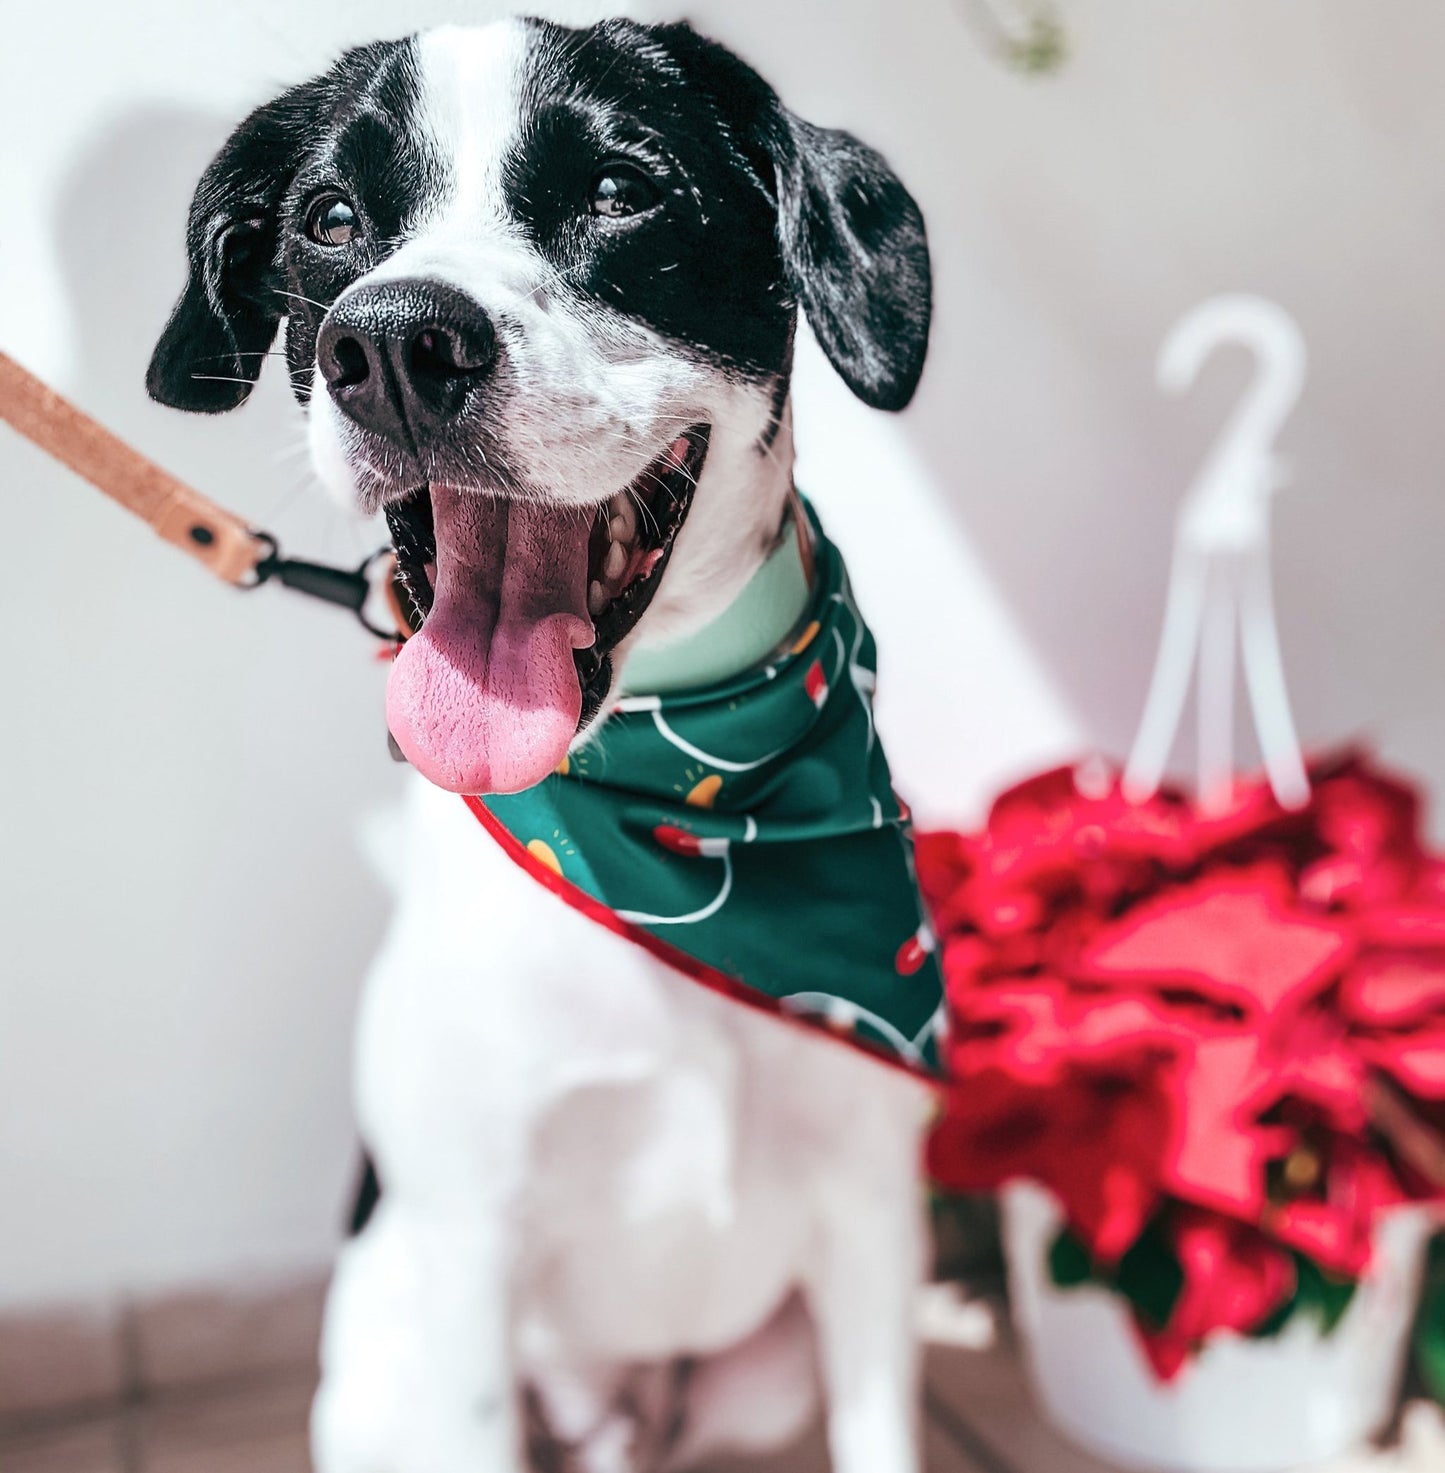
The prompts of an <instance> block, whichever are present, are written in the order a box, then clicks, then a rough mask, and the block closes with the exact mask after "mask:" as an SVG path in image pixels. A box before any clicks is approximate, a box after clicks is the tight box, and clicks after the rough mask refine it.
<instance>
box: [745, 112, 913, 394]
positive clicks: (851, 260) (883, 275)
mask: <svg viewBox="0 0 1445 1473" xmlns="http://www.w3.org/2000/svg"><path fill="white" fill-rule="evenodd" d="M764 141H765V142H766V144H767V146H768V148H769V152H770V154H771V156H772V160H773V166H774V169H775V171H776V176H777V193H778V238H779V241H780V243H781V245H782V248H783V265H784V268H785V269H786V271H787V273H788V281H789V285H790V286H791V287H792V289H793V292H794V294H795V295H796V296H797V299H798V304H799V305H800V306H801V307H802V309H803V312H804V314H805V315H806V317H807V319H808V322H809V323H810V325H811V326H812V329H813V334H814V336H815V337H816V338H817V339H818V342H819V343H820V344H821V345H822V348H823V351H824V352H825V353H826V354H827V355H828V360H829V362H831V363H832V365H833V367H834V368H835V369H837V371H838V373H839V375H840V376H841V377H842V379H843V382H844V383H846V384H847V385H848V387H849V388H850V389H852V390H853V392H854V393H855V394H856V395H857V396H858V397H859V398H860V399H862V400H863V402H864V403H865V404H870V405H872V406H873V408H875V409H895V410H896V409H902V408H903V407H904V405H906V404H907V403H908V401H909V400H910V399H912V397H913V391H914V390H915V389H916V388H917V387H918V379H919V376H920V375H921V374H922V372H923V360H924V357H925V355H926V354H927V351H928V325H929V319H930V317H931V315H932V271H931V268H930V266H929V260H928V239H927V236H926V235H925V234H924V229H923V215H922V214H921V212H920V211H919V208H918V206H917V205H916V204H915V203H914V201H913V196H912V195H910V194H909V193H908V191H907V190H906V189H905V188H904V187H903V185H902V183H901V182H900V180H899V178H898V176H897V175H896V174H895V173H894V172H893V170H892V169H890V168H889V167H888V164H887V163H886V162H885V161H884V159H883V157H882V155H881V154H879V153H877V152H876V151H875V150H873V149H871V148H869V147H868V146H867V145H866V144H863V143H860V142H859V141H858V140H857V139H856V138H854V137H853V136H852V134H850V133H844V132H842V131H840V130H838V129H833V128H815V127H814V126H813V125H812V124H811V123H806V122H804V121H803V119H802V118H799V117H797V116H795V115H794V114H793V113H790V112H789V111H788V110H787V109H786V108H784V107H782V106H781V104H778V105H777V117H776V120H774V121H773V122H772V123H771V125H770V126H769V127H768V128H767V129H766V130H765V134H764Z"/></svg>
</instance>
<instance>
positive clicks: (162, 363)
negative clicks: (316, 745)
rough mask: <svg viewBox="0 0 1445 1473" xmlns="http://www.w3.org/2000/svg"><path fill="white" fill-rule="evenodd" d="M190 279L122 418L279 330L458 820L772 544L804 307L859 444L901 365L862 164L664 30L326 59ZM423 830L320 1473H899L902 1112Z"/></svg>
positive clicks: (834, 1057)
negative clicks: (802, 1442)
mask: <svg viewBox="0 0 1445 1473" xmlns="http://www.w3.org/2000/svg"><path fill="white" fill-rule="evenodd" d="M188 248H189V256H190V278H189V281H188V283H187V286H186V288H185V292H184V294H183V296H182V297H181V300H180V303H179V305H178V306H177V308H176V311H175V314H174V316H173V317H172V319H171V322H170V324H169V325H168V327H167V328H166V330H165V334H164V336H163V337H162V339H161V341H160V344H159V346H158V348H157V349H156V354H155V358H154V361H153V363H152V367H151V372H150V377H149V387H150V390H151V393H152V394H153V395H154V396H155V397H156V398H157V399H159V400H161V401H162V402H164V403H167V404H172V405H176V406H178V407H181V408H184V409H190V410H200V411H211V412H214V411H220V410H226V409H231V408H233V407H235V406H236V405H238V404H240V403H241V402H242V401H243V400H244V399H245V398H246V396H247V394H248V393H249V391H250V387H251V384H252V383H253V382H254V381H255V379H256V377H257V374H258V373H259V370H260V367H261V364H262V362H263V360H264V358H265V356H266V354H267V352H268V350H269V348H270V346H271V343H272V341H273V338H274V337H275V335H276V333H277V331H278V328H279V327H280V326H281V324H282V322H283V321H284V323H285V327H286V332H285V348H286V357H287V360H288V362H289V366H290V373H291V380H292V384H293V387H294V388H295V391H296V394H297V397H298V399H299V400H300V401H301V403H302V405H303V406H304V409H305V413H306V415H307V418H308V425H309V437H310V445H311V451H312V456H313V460H314V463H315V467H316V470H317V472H318V474H319V476H320V477H321V479H322V480H323V481H324V482H325V483H326V485H327V486H328V487H329V488H330V489H331V490H332V491H333V492H334V493H335V494H336V495H337V496H339V497H341V498H342V499H343V500H344V501H346V502H347V503H349V504H352V505H355V506H358V507H360V508H362V509H365V510H376V509H378V508H385V509H386V511H387V514H388V517H389V519H390V522H391V526H392V530H393V534H394V537H395V539H396V542H397V546H398V550H399V552H400V554H401V556H402V560H403V564H404V565H405V566H406V567H408V568H409V571H410V576H411V590H412V594H413V597H414V599H415V601H416V604H417V611H418V614H419V615H421V614H425V615H427V621H426V625H425V628H424V630H423V634H422V635H421V636H419V637H418V638H419V640H422V641H424V643H422V644H419V645H418V649H417V651H416V652H415V653H413V652H412V650H411V648H410V647H408V654H407V658H408V666H407V670H406V671H405V672H403V671H402V670H400V669H399V670H398V671H397V672H396V677H395V678H394V679H393V681H392V684H391V687H390V690H389V696H388V720H389V724H390V726H391V729H392V732H393V734H394V736H395V738H396V740H397V742H398V743H399V744H400V746H401V748H402V749H403V750H404V752H405V753H406V755H407V756H408V758H409V759H410V760H411V761H412V763H413V764H414V765H415V766H416V767H417V768H419V769H420V771H421V772H422V773H423V774H424V775H425V776H426V777H428V778H430V779H431V781H432V783H434V784H436V785H437V786H438V787H439V788H442V789H450V790H451V791H452V792H481V791H496V790H504V791H505V790H514V789H518V788H523V787H527V786H529V785H530V784H532V783H534V782H536V781H537V780H539V779H540V778H541V777H543V776H544V775H545V774H546V773H548V772H550V771H551V770H552V768H553V767H555V766H556V765H557V763H558V762H559V761H560V760H561V758H562V757H564V756H565V755H566V753H567V751H568V750H569V748H570V747H573V746H575V745H577V744H579V743H582V742H584V741H586V740H588V739H589V738H590V737H591V736H592V735H593V734H594V733H595V732H596V731H597V730H598V728H599V727H600V726H602V725H603V723H605V720H606V713H607V709H608V698H609V695H615V694H616V693H617V692H618V691H619V690H621V689H623V688H625V685H626V681H627V668H628V661H629V658H630V657H631V656H632V655H633V654H634V653H635V652H636V651H637V650H638V649H639V648H642V649H646V648H648V647H649V646H656V645H666V644H668V643H669V642H676V641H677V640H679V639H681V638H684V637H685V636H687V635H688V634H689V633H691V632H693V631H696V630H698V629H700V628H702V627H703V626H705V625H707V624H708V623H709V621H711V620H713V619H714V618H715V617H717V616H718V615H719V614H720V613H721V612H722V611H724V610H725V609H726V608H727V607H728V606H729V604H730V603H731V602H732V601H733V600H734V599H735V598H736V597H737V596H738V594H739V593H740V591H741V590H742V589H743V588H744V586H745V585H746V584H747V583H748V581H749V580H750V578H752V576H753V574H754V573H755V572H756V571H757V569H758V568H759V567H760V565H761V564H762V563H763V561H764V559H765V558H766V557H767V556H768V555H769V553H770V551H771V550H772V549H773V548H774V547H775V545H776V544H777V542H778V539H779V537H780V529H781V528H782V526H783V523H784V519H785V516H786V511H787V504H788V500H789V496H790V491H791V481H792V433H791V420H790V410H789V398H788V385H789V374H790V368H791V360H792V348H793V336H794V330H795V326H796V318H797V313H798V310H799V309H800V308H801V310H802V311H803V312H804V313H805V314H806V316H807V318H808V321H809V322H810V324H811V326H812V329H813V331H814V333H815V334H816V336H817V338H818V340H819V341H820V343H821V344H822V346H823V348H824V351H825V352H826V353H827V355H828V357H829V359H830V360H831V362H832V363H833V365H834V367H835V368H836V369H837V371H838V372H839V374H841V376H842V377H843V378H844V380H845V381H846V382H847V383H848V385H849V386H850V387H851V388H852V389H853V391H854V392H855V393H856V394H857V395H858V396H859V397H860V398H862V399H863V400H864V401H866V402H867V403H868V404H870V405H873V406H876V407H879V408H883V409H899V408H901V407H902V406H903V405H905V404H906V403H907V402H908V400H909V399H910V397H911V396H912V394H913V391H914V388H915V386H916V384H917V381H918V378H919V374H920V372H921V369H922V364H923V359H924V353H925V349H926V346H927V337H928V324H929V313H930V274H929V260H928V251H927V246H926V243H925V238H924V231H923V223H922V220H921V218H920V215H919V211H918V209H917V207H916V206H915V204H914V202H913V200H912V199H911V198H910V197H909V195H908V193H907V192H906V191H905V190H904V188H903V186H902V185H901V184H900V183H899V181H898V179H897V178H896V177H895V176H894V174H893V173H892V171H891V170H890V169H889V168H888V166H887V165H886V164H885V163H884V161H883V160H882V159H881V158H880V157H879V156H878V154H876V153H875V152H873V151H872V150H870V149H868V148H866V147H865V146H863V145H862V144H860V143H859V142H858V141H857V140H855V139H854V138H852V137H850V136H849V135H847V134H845V133H840V132H834V131H829V130H826V129H821V128H817V127H814V126H812V125H811V124H809V123H806V122H804V121H803V120H802V119H800V118H798V117H796V116H794V115H793V114H792V113H790V112H789V111H788V110H787V109H786V108H784V107H783V106H782V105H781V104H780V103H779V101H778V99H777V97H776V96H775V95H774V93H773V91H772V90H771V89H770V88H769V87H768V86H767V85H766V84H765V83H764V82H763V81H762V80H761V79H760V78H759V77H758V76H757V75H756V73H754V72H753V71H752V70H750V69H749V68H748V67H747V66H746V65H744V64H743V63H742V62H741V61H739V60H738V59H737V58H736V57H735V56H733V55H732V54H730V53H729V52H728V51H726V50H724V49H723V48H722V47H720V46H717V45H715V44H713V43H711V42H708V41H706V40H704V39H703V38H701V37H700V36H698V35H697V34H696V33H694V32H693V31H692V30H690V29H689V28H687V27H686V26H656V27H650V26H642V25H637V24H633V23H630V22H624V21H615V22H607V23H604V24H601V25H597V26H594V27H592V28H590V29H586V30H569V29H565V28H562V27H560V26H557V25H553V24H550V23H546V22H541V21H532V20H526V21H513V22H506V23H501V24H497V25H492V26H487V27H484V28H479V29H446V30H440V31H435V32H431V33H428V34H424V35H421V36H418V37H414V38H410V39H407V40H402V41H396V42H391V43H385V44H377V45H371V46H365V47H362V48H359V49H357V50H355V51H351V52H349V53H347V54H346V55H345V56H344V57H343V58H342V59H341V60H340V61H339V62H338V63H337V64H336V66H335V67H333V68H332V70H331V71H329V72H327V73H326V74H325V75H324V76H321V77H319V78H317V79H315V80H314V81H310V82H307V83H305V84H303V85H301V86H298V87H296V88H293V89H292V90H291V91H289V92H286V93H285V94H283V95H282V96H281V97H279V98H277V99H276V100H275V101H274V102H271V103H269V104H267V105H266V106H264V107H261V108H260V109H258V110H257V111H256V112H254V113H253V114H252V115H251V116H250V117H249V118H247V119H246V121H245V122H244V123H243V124H242V125H241V126H240V127H239V128H238V129H237V131H236V132H235V134H234V135H233V136H232V138H231V139H230V141H229V142H228V143H227V144H226V145H225V147H224V149H223V150H222V151H221V153H220V155H219V157H218V158H217V159H216V160H215V162H214V163H213V164H212V165H211V166H210V168H209V169H208V170H207V171H206V173H205V176H204V177H203V178H202V180H201V182H200V185H199V187H198V189H197V192H196V197H195V201H194V204H193V206H192V210H191V216H190V225H189V233H188ZM479 649H480V650H481V651H482V652H483V654H484V656H485V657H486V658H487V660H488V661H489V670H490V674H489V676H488V677H487V679H485V680H482V679H477V678H475V675H476V672H475V669H473V668H471V667H470V666H469V661H473V660H474V659H475V651H477V650H479ZM604 739H605V738H604ZM440 801H441V798H440V797H439V796H437V795H436V789H433V788H429V789H427V790H426V793H424V794H419V796H418V799H417V802H418V806H419V808H420V809H421V810H422V812H423V827H422V829H421V831H420V832H421V834H422V837H423V839H424V842H419V843H418V844H417V846H416V852H415V853H414V854H412V855H411V856H410V858H409V862H408V869H407V880H406V886H405V893H404V896H403V901H402V905H401V911H400V914H399V917H398V920H397V922H396V924H395V926H394V928H393V932H392V936H391V938H390V941H389V942H388V944H387V947H386V948H385V951H384V953H383V955H382V957H381V958H380V959H379V961H378V963H377V966H376V969H375V971H374V974H373V976H372V978H371V979H370V982H369V985H368V989H367V992H366V996H365V1000H364V1005H363V1011H362V1020H361V1026H360V1037H359V1044H358V1108H359V1113H360V1118H361V1122H362V1127H363V1130H364V1133H365V1136H366V1139H367V1141H368V1144H369V1146H370V1147H371V1149H372V1151H373V1153H374V1154H375V1156H376V1158H377V1160H378V1163H379V1165H380V1168H381V1175H382V1178H383V1180H384V1182H385V1184H386V1195H385V1196H384V1198H383V1200H382V1204H381V1207H380V1209H379V1210H378V1212H377V1214H376V1215H375V1217H374V1218H373V1219H372V1221H371V1222H370V1224H369V1225H368V1227H367V1228H366V1230H365V1231H364V1233H363V1234H362V1235H361V1236H360V1237H359V1238H358V1239H356V1240H355V1241H354V1242H353V1243H352V1244H351V1245H349V1246H348V1247H347V1248H346V1250H345V1251H344V1253H343V1256H342V1259H341V1262H340V1265H339V1268H338V1271H337V1275H336V1280H335V1285H334V1288H333V1290H332V1295H331V1302H330V1307H329V1311H328V1322H327V1329H326V1336H325V1344H324V1347H323V1369H324V1378H323V1384H322V1389H321V1392H320V1395H319V1398H318V1401H317V1406H316V1412H315V1417H314V1440H315V1452H316V1462H317V1466H318V1468H319V1469H320V1470H322V1473H480V1470H488V1473H506V1470H518V1469H520V1468H522V1467H524V1466H525V1465H526V1460H527V1456H528V1435H527V1434H528V1429H529V1428H530V1429H531V1432H532V1437H533V1443H534V1452H536V1451H537V1449H542V1450H543V1451H544V1452H545V1455H546V1458H549V1459H551V1463H550V1466H554V1467H562V1466H575V1467H577V1468H583V1469H588V1470H592V1473H606V1470H618V1473H621V1470H631V1469H643V1468H649V1469H650V1468H664V1467H665V1468H684V1467H688V1466H694V1465H696V1464H697V1463H698V1462H699V1461H700V1460H703V1459H705V1458H706V1457H707V1456H709V1455H710V1454H712V1453H713V1452H715V1451H716V1450H718V1449H722V1448H727V1447H740V1448H743V1449H747V1448H763V1447H767V1446H771V1445H775V1444H778V1443H781V1442H782V1441H783V1440H785V1439H787V1438H788V1437H790V1436H792V1435H793V1434H795V1433H796V1432H797V1430H799V1428H800V1427H801V1426H803V1425H804V1424H805V1423H806V1421H807V1420H808V1419H809V1418H810V1417H811V1416H812V1415H813V1413H814V1410H815V1408H816V1406H817V1404H818V1399H819V1393H820V1392H821V1393H822V1394H823V1396H824V1399H825V1401H826V1405H827V1408H828V1412H827V1421H828V1430H829V1441H830V1446H831V1450H832V1458H833V1464H834V1467H835V1469H836V1470H837V1473H910V1470H913V1469H915V1468H916V1467H917V1461H918V1458H917V1448H916V1438H915V1426H914V1423H915V1409H914V1395H915V1374H916V1369H915V1348H914V1336H913V1332H912V1308H913V1298H914V1293H915V1289H916V1286H917V1282H918V1279H919V1276H920V1272H921V1267H922V1262H923V1253H924V1246H923V1233H922V1228H921V1222H920V1200H921V1197H920V1192H919V1187H918V1181H917V1143H918V1139H919V1136H920V1133H921V1131H922V1129H923V1126H924V1123H925V1120H926V1117H927V1113H928V1105H929V1102H928V1097H927V1094H926V1092H925V1090H924V1088H923V1087H922V1086H921V1085H919V1084H917V1083H915V1082H914V1081H912V1080H910V1079H908V1078H906V1077H904V1076H902V1075H895V1074H893V1073H892V1072H890V1071H887V1070H884V1069H881V1068H879V1067H877V1066H876V1065H874V1064H872V1063H870V1062H869V1061H867V1060H866V1059H864V1058H862V1057H861V1056H859V1055H857V1054H855V1053H854V1052H852V1051H850V1050H848V1049H845V1048H840V1047H838V1046H837V1045H836V1044H833V1043H830V1042H828V1041H826V1040H823V1039H814V1038H811V1037H807V1036H803V1035H801V1034H800V1033H799V1032H798V1031H797V1030H793V1029H788V1028H786V1027H783V1026H781V1025H779V1024H777V1023H776V1022H774V1021H773V1020H771V1019H769V1018H766V1017H763V1016H759V1015H756V1014H754V1013H753V1012H751V1011H750V1010H747V1009H743V1008H739V1007H737V1006H735V1005H734V1004H732V1003H729V1002H727V1001H725V1000H721V999H719V998H717V997H716V996H714V995H713V994H711V993H708V992H706V991H705V990H703V989H701V988H699V987H697V986H695V985H693V984H691V983H689V982H687V981H685V980H683V979H681V978H680V977H678V976H676V975H675V974H674V973H673V972H672V971H671V970H670V969H669V968H667V967H666V966H664V965H662V964H661V963H659V962H657V961H655V960H653V959H651V958H650V957H649V956H648V955H646V954H645V953H643V952H642V951H641V950H639V948H637V947H635V946H633V945H631V944H629V943H628V942H626V941H624V940H622V939H620V938H618V937H614V936H612V935H609V934H606V933H604V932H602V931H600V930H599V929H598V928H597V927H595V926H594V925H592V923H591V922H589V921H588V920H587V919H585V918H584V917H582V916H580V915H578V914H576V913H575V912H573V911H571V910H569V909H567V908H566V907H565V906H563V905H562V904H560V903H559V902H558V901H557V900H556V899H555V897H553V896H551V895H549V894H547V893H546V892H545V891H544V890H543V889H542V888H541V887H540V886H538V885H537V884H536V883H535V882H534V881H533V880H532V879H531V878H530V877H529V876H527V875H526V874H525V873H523V872H522V871H521V870H520V869H518V868H516V866H515V865H514V864H513V863H512V861H511V860H510V859H509V858H506V857H505V856H502V855H501V854H499V853H495V852H493V846H492V845H491V844H490V843H489V842H488V841H487V840H486V838H485V836H484V835H482V834H480V833H479V832H478V831H477V828H476V825H475V822H474V821H473V820H472V819H471V818H470V817H469V816H468V815H467V814H466V813H465V812H462V811H460V810H461V805H460V804H459V803H457V802H456V800H455V799H451V800H449V802H448V803H447V804H446V805H445V806H444V807H441V808H439V807H438V804H439V802H440ZM453 809H455V810H457V811H456V812H452V810H453ZM538 1456H539V1458H540V1457H541V1454H540V1453H538ZM542 1460H543V1461H545V1459H542Z"/></svg>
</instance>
